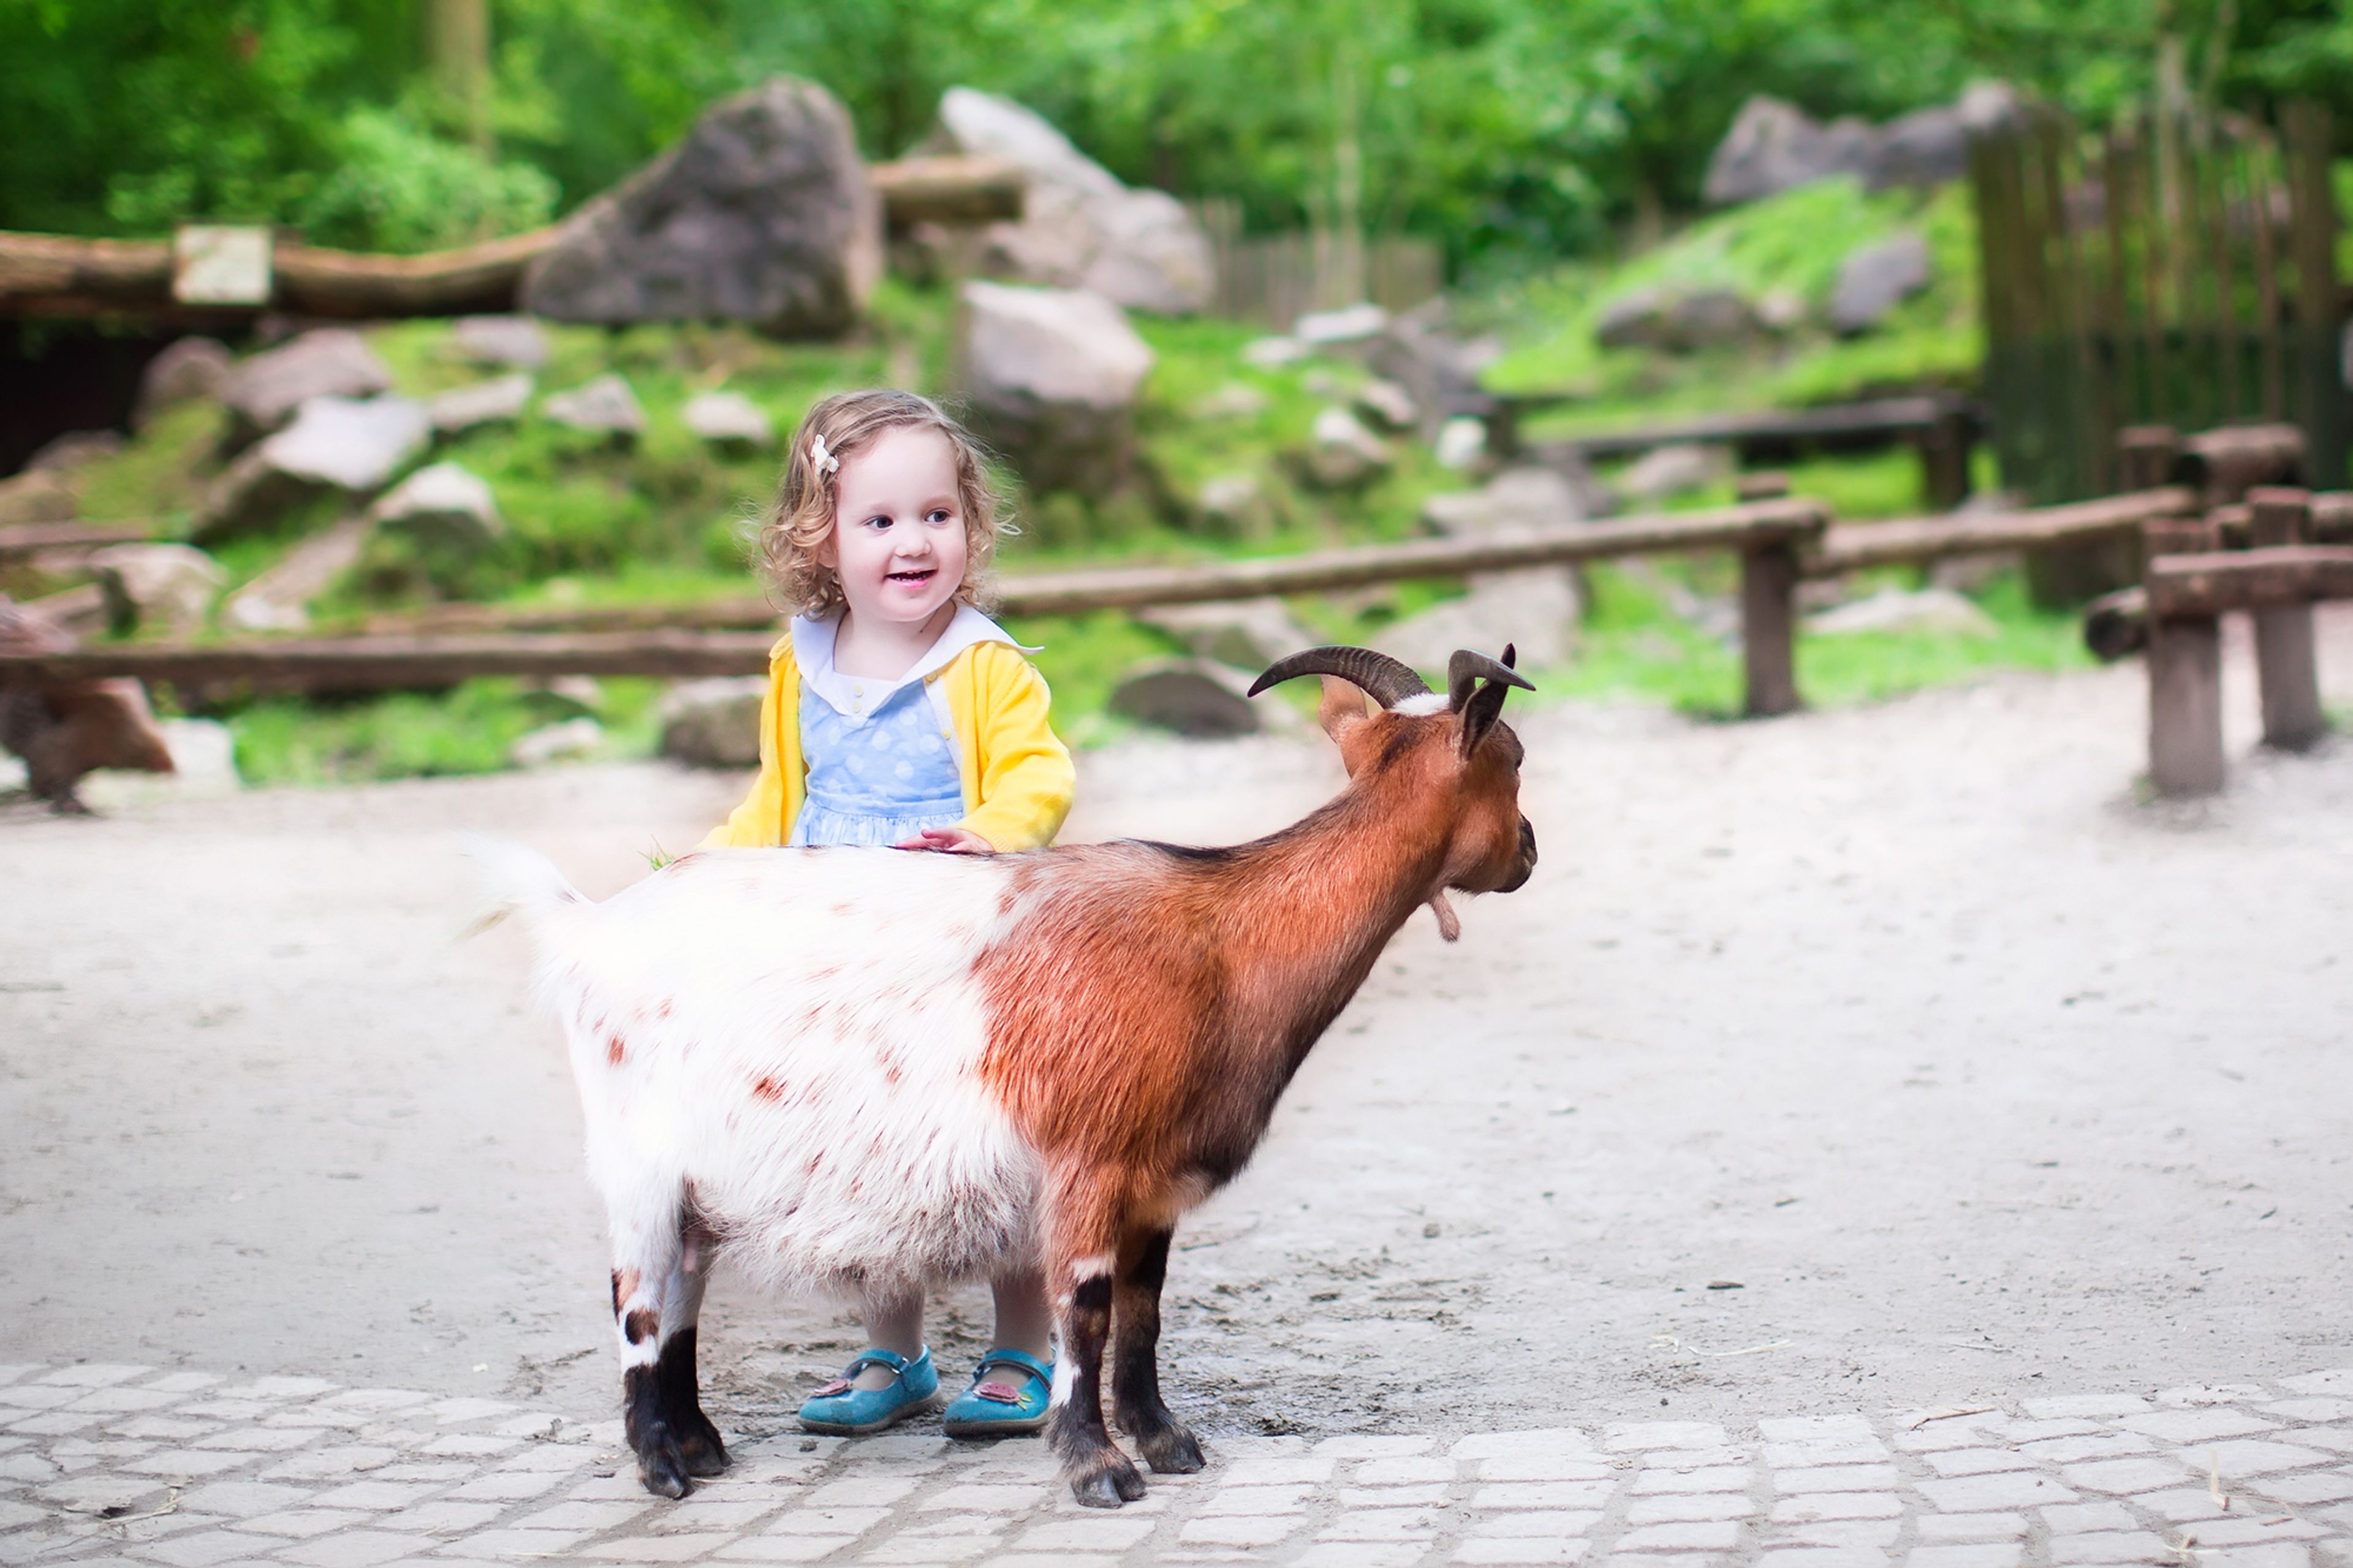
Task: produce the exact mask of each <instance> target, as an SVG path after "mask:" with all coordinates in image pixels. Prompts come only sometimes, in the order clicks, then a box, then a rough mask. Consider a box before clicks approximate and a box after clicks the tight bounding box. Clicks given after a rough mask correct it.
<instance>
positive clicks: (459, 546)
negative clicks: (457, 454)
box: [368, 463, 507, 560]
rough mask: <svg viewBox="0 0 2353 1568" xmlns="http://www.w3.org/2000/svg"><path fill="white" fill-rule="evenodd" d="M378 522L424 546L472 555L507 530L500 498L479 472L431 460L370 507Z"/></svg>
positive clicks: (392, 531)
mask: <svg viewBox="0 0 2353 1568" xmlns="http://www.w3.org/2000/svg"><path fill="white" fill-rule="evenodd" d="M368 516H369V517H371V518H372V519H374V520H375V524H376V526H377V527H378V528H379V529H381V530H382V531H385V532H386V533H389V534H396V535H401V536H405V537H406V538H408V539H410V540H413V541H415V542H416V543H417V545H418V546H419V547H420V548H421V549H424V550H426V551H428V552H434V553H437V554H442V555H454V556H457V557H459V558H462V559H467V560H470V559H472V558H473V557H475V556H478V555H480V553H481V552H483V551H485V550H487V549H489V548H490V546H491V542H493V541H494V540H496V539H497V538H498V537H499V536H500V535H501V534H502V533H504V532H505V531H506V526H507V525H506V520H505V519H504V518H502V517H501V516H500V515H499V503H498V500H497V498H496V497H494V496H492V495H491V487H490V485H489V484H488V483H487V482H485V481H484V480H483V479H481V478H480V476H479V475H477V474H475V473H473V472H472V471H471V470H470V469H468V468H464V467H461V466H460V465H459V464H457V463H435V464H432V465H431V466H430V467H427V468H419V469H417V471H416V472H415V473H413V474H411V475H409V476H408V478H406V479H403V480H401V481H400V483H399V484H398V485H397V486H396V487H394V489H392V490H390V491H389V492H387V493H386V494H385V496H384V497H382V498H381V499H380V500H377V501H376V503H375V505H374V506H372V507H370V508H369V509H368Z"/></svg>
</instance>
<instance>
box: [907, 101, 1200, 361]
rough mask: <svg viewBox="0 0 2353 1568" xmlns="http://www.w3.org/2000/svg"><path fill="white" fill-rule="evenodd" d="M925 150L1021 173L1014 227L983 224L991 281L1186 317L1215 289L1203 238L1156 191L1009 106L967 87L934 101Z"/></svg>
mask: <svg viewBox="0 0 2353 1568" xmlns="http://www.w3.org/2000/svg"><path fill="white" fill-rule="evenodd" d="M928 145H929V146H930V147H931V148H932V149H933V150H935V151H940V152H956V153H977V154H982V155H986V156H989V157H997V158H1003V159H1007V160H1008V161H1009V162H1012V163H1018V164H1019V165H1020V167H1021V169H1022V171H1023V173H1024V174H1027V175H1028V176H1029V189H1028V191H1027V193H1026V195H1025V197H1024V200H1023V205H1022V216H1020V218H1019V219H1018V220H1017V221H1009V222H1002V223H997V224H992V225H990V226H988V228H987V231H986V233H985V235H984V236H983V247H982V266H983V267H984V268H986V269H987V270H988V271H990V272H993V273H996V274H997V275H999V276H1003V277H1009V278H1013V279H1018V280H1020V281H1022V282H1027V283H1041V284H1047V285H1050V286H1052V287H1055V288H1061V289H1092V290H1093V291H1094V292H1096V293H1099V294H1102V295H1103V296H1104V297H1105V298H1106V299H1109V300H1113V302H1114V303H1116V304H1119V305H1122V306H1124V307H1126V308H1127V309H1129V310H1149V311H1152V312H1154V313H1155V314H1159V315H1189V314H1191V313H1192V312H1194V311H1197V310H1206V309H1207V308H1208V304H1209V300H1210V296H1211V294H1212V292H1213V291H1214V289H1215V288H1216V284H1217V276H1216V263H1215V259H1214V258H1213V256H1212V254H1211V251H1210V248H1209V239H1208V235H1207V234H1206V233H1205V232H1203V230H1202V228H1201V226H1200V225H1199V224H1198V223H1197V222H1195V221H1194V219H1193V216H1192V215H1191V214H1190V213H1188V212H1187V211H1186V210H1185V207H1184V205H1183V204H1182V203H1180V202H1178V201H1177V200H1176V198H1175V197H1174V196H1171V195H1168V194H1167V193H1166V192H1164V191H1155V190H1139V189H1131V188H1130V187H1128V186H1126V185H1124V184H1120V182H1119V180H1118V179H1117V178H1116V177H1115V176H1114V175H1113V174H1112V173H1111V171H1110V170H1108V169H1106V168H1104V167H1103V165H1102V164H1100V163H1096V162H1095V161H1094V160H1093V159H1092V158H1090V157H1088V156H1087V155H1086V154H1085V153H1082V152H1080V151H1079V150H1078V149H1077V148H1076V147H1074V146H1072V145H1071V141H1070V138H1068V137H1066V136H1064V135H1063V134H1062V133H1061V132H1060V131H1057V130H1056V129H1055V128H1054V127H1053V126H1051V125H1050V124H1049V123H1047V122H1046V121H1045V120H1043V119H1042V118H1040V117H1039V115H1038V114H1036V113H1035V112H1033V111H1032V110H1029V109H1026V108H1024V107H1023V106H1022V105H1020V104H1018V103H1016V102H1014V101H1013V100H1010V99H1006V98H998V97H995V96H993V95H991V94H988V93H985V92H980V91H976V90H975V89H972V88H968V87H953V88H950V89H948V90H947V91H946V92H945V93H944V95H942V97H941V99H940V110H939V129H938V131H937V132H936V133H935V134H934V137H933V138H932V141H931V142H930V143H929V144H928Z"/></svg>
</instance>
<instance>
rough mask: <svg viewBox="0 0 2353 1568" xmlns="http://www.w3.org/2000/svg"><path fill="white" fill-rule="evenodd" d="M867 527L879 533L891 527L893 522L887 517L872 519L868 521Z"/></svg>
mask: <svg viewBox="0 0 2353 1568" xmlns="http://www.w3.org/2000/svg"><path fill="white" fill-rule="evenodd" d="M866 526H867V527H869V528H871V529H875V530H878V531H879V530H881V529H885V528H888V527H890V526H891V520H890V519H889V518H887V517H870V518H868V519H867V520H866Z"/></svg>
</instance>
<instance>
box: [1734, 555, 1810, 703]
mask: <svg viewBox="0 0 2353 1568" xmlns="http://www.w3.org/2000/svg"><path fill="white" fill-rule="evenodd" d="M1797 598H1798V552H1797V547H1796V546H1795V545H1794V544H1792V543H1790V542H1788V541H1786V540H1781V541H1776V542H1772V543H1769V544H1763V545H1759V546H1757V547H1756V548H1754V549H1751V550H1747V551H1744V552H1742V553H1741V557H1740V657H1741V663H1742V666H1743V669H1744V673H1745V675H1746V681H1747V691H1746V701H1745V702H1744V703H1743V705H1742V711H1743V712H1745V713H1746V714H1747V716H1748V717H1749V718H1751V719H1767V718H1770V717H1772V716H1773V715H1774V714H1777V713H1793V712H1795V711H1797V710H1798V708H1799V701H1798V670H1797V636H1798V622H1797Z"/></svg>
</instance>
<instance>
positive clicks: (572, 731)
mask: <svg viewBox="0 0 2353 1568" xmlns="http://www.w3.org/2000/svg"><path fill="white" fill-rule="evenodd" d="M604 743H605V726H603V725H602V724H599V723H598V722H596V720H594V719H589V718H579V719H564V720H559V721H557V722H555V723H553V724H543V725H542V726H541V727H540V728H538V729H536V730H533V731H530V732H529V733H527V734H524V735H521V736H518V737H516V740H515V743H514V744H513V745H512V746H510V747H508V748H507V761H508V762H510V763H512V764H514V765H515V766H516V767H519V768H543V767H548V766H550V765H552V764H554V763H576V762H581V761H584V760H586V758H589V757H593V756H595V755H596V752H597V749H598V748H599V747H601V746H603V745H604ZM334 1495H335V1494H333V1493H332V1492H331V1493H329V1494H327V1497H328V1499H332V1497H333V1496H334ZM357 1506H360V1507H363V1508H364V1507H367V1506H369V1505H368V1504H367V1503H364V1502H362V1503H360V1504H358V1505H357Z"/></svg>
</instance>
